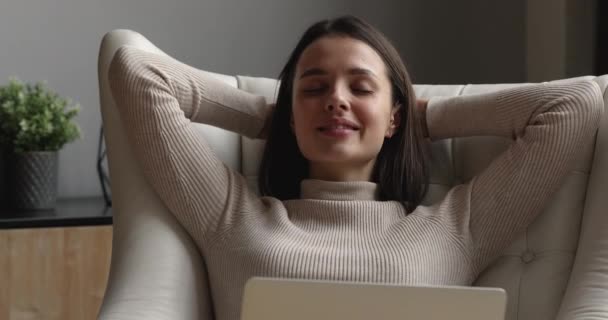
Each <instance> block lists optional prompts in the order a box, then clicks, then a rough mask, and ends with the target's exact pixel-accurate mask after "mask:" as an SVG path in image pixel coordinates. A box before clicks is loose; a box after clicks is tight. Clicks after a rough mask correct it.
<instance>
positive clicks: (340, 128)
mask: <svg viewBox="0 0 608 320" xmlns="http://www.w3.org/2000/svg"><path fill="white" fill-rule="evenodd" d="M318 130H319V131H321V132H327V131H347V130H348V131H359V128H355V127H351V126H345V125H337V126H327V127H320V128H319V129H318Z"/></svg>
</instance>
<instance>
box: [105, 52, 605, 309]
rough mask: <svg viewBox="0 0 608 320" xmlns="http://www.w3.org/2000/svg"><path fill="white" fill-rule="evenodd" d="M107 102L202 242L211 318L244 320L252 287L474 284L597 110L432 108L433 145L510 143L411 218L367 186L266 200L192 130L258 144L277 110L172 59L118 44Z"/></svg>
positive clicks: (495, 105)
mask: <svg viewBox="0 0 608 320" xmlns="http://www.w3.org/2000/svg"><path fill="white" fill-rule="evenodd" d="M109 81H110V86H111V90H112V95H113V97H114V99H115V102H116V105H117V107H118V110H119V113H120V117H121V119H122V121H123V124H124V127H125V129H126V133H127V136H128V140H129V142H130V144H131V146H132V147H133V150H134V153H135V156H136V159H137V161H138V162H139V164H140V165H141V167H142V169H143V171H144V175H145V177H146V179H147V181H148V182H149V183H150V184H151V186H152V187H153V189H154V190H155V191H156V193H157V194H158V196H159V197H160V198H161V199H162V201H163V202H164V203H165V205H166V206H167V207H168V208H169V210H170V211H171V212H172V213H173V214H174V215H175V216H176V218H177V219H178V221H179V222H180V223H181V224H182V225H183V227H184V228H185V229H186V230H187V232H188V233H189V234H190V236H191V237H192V238H193V240H194V241H195V242H196V245H197V246H198V248H199V250H200V252H201V254H202V255H203V258H204V260H205V262H206V265H207V267H208V275H209V286H210V288H209V289H210V293H211V297H212V300H213V301H212V302H213V308H214V312H215V317H216V319H238V318H239V315H240V307H241V299H242V293H243V287H244V284H245V282H246V281H247V280H248V279H249V278H250V277H252V276H266V277H282V278H298V279H316V280H321V279H324V280H338V281H360V282H375V283H380V282H381V283H392V284H407V285H414V284H417V285H470V284H471V283H472V282H473V281H474V280H475V278H476V277H477V275H478V274H479V273H480V272H481V271H482V270H483V269H484V268H485V267H486V266H487V265H488V264H489V263H490V262H491V261H492V260H493V259H494V258H495V257H496V256H497V255H498V254H499V253H500V251H501V250H502V249H504V248H505V247H506V246H507V245H508V244H509V242H510V241H512V240H513V238H514V236H516V235H517V234H518V233H519V232H521V231H522V230H523V229H524V228H525V227H526V226H527V225H528V224H529V223H530V222H531V221H532V220H534V218H535V217H536V216H537V214H538V213H540V212H541V210H542V209H543V207H544V205H545V204H546V202H547V200H548V199H549V197H550V196H551V195H552V194H553V193H554V192H555V191H556V190H557V188H558V187H559V186H560V183H561V181H562V180H563V177H564V176H565V175H566V173H567V172H568V170H570V169H571V167H572V164H573V162H574V160H575V157H576V154H577V151H579V150H581V147H582V146H583V145H584V144H585V143H589V142H591V141H592V139H593V137H594V134H595V132H596V130H597V128H598V125H599V120H600V115H601V113H602V111H603V103H602V96H601V92H600V88H599V86H598V85H597V84H596V83H595V82H592V81H581V82H576V83H569V84H553V83H543V84H535V85H525V86H521V87H517V88H511V89H505V90H501V91H497V92H492V93H487V94H477V95H466V96H458V97H450V98H440V97H438V98H432V99H431V100H430V101H429V104H428V109H427V112H426V121H427V126H428V129H429V136H430V138H431V139H433V140H437V139H443V138H453V137H463V136H474V135H493V136H503V137H508V138H511V139H512V143H511V144H510V146H509V147H508V149H507V150H506V151H505V152H504V153H502V154H501V155H500V156H499V157H497V158H496V159H495V160H493V162H492V163H491V164H490V165H489V166H488V167H487V168H485V169H484V170H483V171H482V172H481V173H480V174H478V175H477V176H475V177H474V178H473V179H471V180H470V181H467V182H466V183H464V184H460V185H457V186H454V187H453V188H452V189H451V190H450V191H449V192H448V193H447V195H446V196H445V198H444V199H442V200H441V201H439V202H437V203H435V204H433V205H430V206H422V205H421V206H418V208H417V209H415V210H414V211H413V212H411V213H410V214H407V213H406V211H405V209H404V208H403V206H402V205H401V204H400V203H399V202H396V201H378V200H377V192H376V191H377V185H376V184H375V183H372V182H369V181H357V182H335V181H334V182H332V181H321V180H314V179H306V180H303V181H302V182H301V195H300V198H299V199H296V200H288V201H280V200H278V199H276V198H272V197H260V196H258V195H257V194H256V193H255V192H254V191H252V190H250V188H249V187H248V186H247V183H246V180H245V178H244V177H243V176H242V175H241V174H240V173H238V172H235V171H233V170H231V169H230V168H228V167H227V166H226V165H225V164H224V163H222V161H221V160H219V158H218V157H217V156H216V154H215V153H214V151H212V150H211V148H210V147H209V145H208V144H207V142H206V141H205V139H204V138H202V137H201V135H200V134H199V133H197V131H196V129H195V128H194V127H193V125H192V123H193V122H196V123H205V124H209V125H213V126H217V127H220V128H224V129H227V130H231V131H234V132H237V133H239V134H241V135H244V136H247V137H250V138H257V137H260V133H261V131H262V129H263V127H264V124H265V122H266V121H267V119H268V114H269V113H270V112H271V107H270V106H269V105H268V104H267V102H266V100H265V99H264V98H263V97H261V96H256V95H253V94H250V93H247V92H244V91H241V90H239V89H236V88H233V87H231V86H229V85H227V84H224V83H222V82H221V81H219V80H216V78H215V77H214V76H212V75H211V74H209V73H208V72H205V71H201V70H198V69H196V68H193V67H191V66H188V65H186V64H184V63H181V62H179V61H177V60H175V59H173V58H171V57H167V56H162V55H158V54H154V53H148V52H145V51H142V50H140V49H137V48H134V47H129V46H122V47H121V48H119V50H118V51H117V52H116V54H115V56H114V58H113V60H112V62H111V65H110V69H109Z"/></svg>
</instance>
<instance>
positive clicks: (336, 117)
mask: <svg viewBox="0 0 608 320" xmlns="http://www.w3.org/2000/svg"><path fill="white" fill-rule="evenodd" d="M292 101H293V114H292V122H291V126H292V128H293V130H294V133H295V135H296V138H297V142H298V146H299V148H300V150H301V152H302V154H303V155H304V157H306V158H307V159H308V160H309V161H310V162H311V165H314V164H321V163H325V164H330V163H332V164H334V165H336V164H339V165H351V166H352V165H355V166H356V165H359V166H360V165H367V164H370V163H371V164H372V165H373V162H374V160H375V158H376V156H377V154H378V152H379V151H380V149H381V147H382V143H383V142H384V139H385V138H387V137H390V136H392V134H393V133H394V130H395V129H396V127H397V126H398V121H399V119H398V113H397V109H398V108H396V107H395V106H394V104H393V101H392V92H391V83H390V80H389V77H388V73H387V70H386V66H385V64H384V61H383V60H382V58H381V57H380V56H379V55H378V54H377V53H376V51H375V50H374V49H373V48H371V47H370V46H368V45H367V44H366V43H364V42H362V41H359V40H356V39H353V38H348V37H337V36H331V37H323V38H321V39H319V40H316V41H315V42H313V43H312V44H311V45H310V46H308V47H307V48H306V49H305V50H304V52H302V55H301V57H300V59H299V61H298V64H297V66H296V72H295V77H294V83H293V93H292Z"/></svg>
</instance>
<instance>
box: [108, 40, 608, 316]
mask: <svg viewBox="0 0 608 320" xmlns="http://www.w3.org/2000/svg"><path fill="white" fill-rule="evenodd" d="M124 44H129V45H132V46H137V47H139V48H141V49H145V50H150V51H154V52H159V53H162V51H161V50H159V49H158V48H156V47H155V46H154V45H153V44H152V43H151V42H149V41H148V40H147V39H146V38H144V37H143V36H142V35H140V34H138V33H136V32H133V31H129V30H115V31H112V32H110V33H108V34H107V35H106V36H105V37H104V38H103V41H102V43H101V48H100V52H99V65H98V68H99V69H98V71H99V92H100V99H101V112H102V117H103V124H104V128H105V135H106V137H105V138H106V142H107V149H108V160H109V170H110V176H111V184H112V185H111V187H112V191H113V192H112V194H113V204H114V208H113V212H114V238H113V245H112V249H113V250H112V263H111V270H110V277H109V280H108V287H107V290H106V294H105V297H104V301H103V305H102V307H101V310H100V313H99V319H103V320H119V319H120V320H135V319H137V320H139V319H146V320H154V319H173V320H178V319H179V320H182V319H183V320H185V319H189V320H194V319H212V318H213V312H212V310H213V308H212V306H213V303H212V299H211V296H210V294H209V291H208V288H207V272H206V269H205V261H204V259H203V258H202V257H201V255H200V254H199V252H198V250H197V248H196V247H195V246H194V244H193V242H192V241H191V239H190V237H189V235H188V234H187V233H186V232H185V231H184V229H183V228H182V227H181V226H180V225H179V224H178V223H177V221H176V219H175V218H174V217H173V216H172V215H171V213H170V212H169V211H168V210H167V209H166V207H165V206H164V205H163V203H162V202H161V201H160V200H159V198H158V197H157V196H156V194H155V193H154V191H153V190H152V189H151V187H150V186H149V185H148V184H147V183H146V181H145V179H144V177H143V175H142V171H141V169H140V167H139V166H138V164H137V162H136V161H135V159H134V156H133V154H132V151H131V149H130V147H129V145H128V143H127V140H126V139H125V135H124V132H123V128H122V125H123V124H122V123H121V121H120V119H119V115H118V112H117V111H116V109H115V108H116V107H115V105H114V102H113V99H112V96H111V93H110V90H109V86H108V82H107V69H108V65H109V62H110V60H111V58H112V56H113V54H114V52H115V51H116V49H117V48H118V47H120V46H121V45H124ZM217 77H218V78H219V79H221V80H223V81H225V82H226V83H228V84H230V85H232V86H235V87H238V88H240V89H242V90H246V91H249V92H251V93H255V94H258V95H262V96H265V97H266V98H267V100H268V101H271V100H272V99H273V93H274V92H275V88H276V85H277V82H276V81H275V80H273V79H265V78H251V77H243V76H227V75H220V74H217ZM584 78H587V79H593V80H594V81H597V82H598V83H599V85H600V87H601V88H602V90H603V92H606V91H605V90H606V86H607V85H608V76H601V77H592V76H589V77H584ZM561 81H571V79H566V80H561ZM517 85H519V84H492V85H417V86H415V90H416V92H417V94H418V95H419V96H420V97H431V96H437V95H442V96H455V95H465V94H471V93H479V92H485V91H491V90H497V89H501V88H505V87H508V86H517ZM606 99H607V94H606V93H604V102H605V103H606V101H608V100H606ZM198 127H199V128H200V134H201V135H202V136H204V137H205V139H207V140H208V141H209V143H210V145H211V146H212V147H213V148H214V150H215V151H216V152H217V153H218V155H219V156H220V157H221V158H222V160H223V161H224V162H225V163H226V164H227V165H228V166H230V167H231V168H232V169H234V170H237V171H240V172H241V173H242V174H243V175H244V176H245V177H246V178H247V179H248V181H249V182H250V185H251V187H252V188H254V189H255V187H256V184H255V179H256V174H257V168H258V164H259V161H260V157H261V149H262V147H263V145H261V144H260V142H259V141H253V140H249V139H247V138H245V137H240V136H239V135H237V134H235V133H232V132H227V131H224V130H222V129H218V128H214V127H210V126H206V125H198ZM506 145H507V141H506V140H503V139H501V138H496V137H473V138H459V139H450V140H442V141H439V142H436V143H434V144H433V158H434V160H433V161H434V163H433V167H432V168H433V169H432V179H431V180H432V185H431V190H430V193H429V195H428V197H427V198H426V200H425V202H426V203H432V202H434V201H436V200H437V199H440V198H441V197H442V196H443V195H444V194H445V193H446V192H447V191H448V190H449V189H450V188H451V187H452V186H453V185H455V184H458V183H461V182H463V181H466V180H468V179H470V178H471V177H472V176H473V175H475V174H476V173H477V172H478V171H480V170H481V169H482V168H484V167H485V166H486V165H487V164H488V163H489V161H491V160H492V159H493V158H494V157H495V156H496V155H498V154H499V153H500V152H501V151H502V150H504V149H505V147H506ZM607 188H608V112H605V113H604V119H602V122H601V125H600V129H599V131H598V135H597V139H596V142H595V145H592V146H588V147H584V146H581V150H580V159H579V161H578V162H577V164H576V168H575V169H574V170H573V171H572V172H570V174H569V176H568V177H567V179H566V180H565V182H564V184H563V185H562V187H561V189H560V190H559V191H558V193H557V194H556V195H555V196H554V197H553V199H552V201H551V202H550V204H549V205H548V206H547V207H546V209H545V211H544V213H543V214H542V215H541V216H540V217H539V218H538V219H537V220H536V221H535V222H534V223H533V224H532V225H531V226H530V227H529V228H528V229H527V230H526V231H525V232H523V233H522V234H521V236H520V237H519V238H518V239H517V240H516V241H515V242H514V243H513V244H512V245H511V246H510V247H509V248H508V249H507V250H505V252H504V254H503V255H502V256H501V257H500V258H499V259H498V260H496V261H495V262H494V263H493V265H491V266H490V267H489V268H488V269H487V270H485V272H484V273H483V274H482V275H481V276H480V278H479V279H477V281H476V285H479V286H497V287H502V288H505V289H506V290H507V292H508V297H509V304H508V308H507V319H509V320H514V319H520V320H543V319H546V320H549V319H564V320H579V319H597V320H600V319H605V320H608V232H607V231H606V230H608V196H607V194H606V191H605V189H607Z"/></svg>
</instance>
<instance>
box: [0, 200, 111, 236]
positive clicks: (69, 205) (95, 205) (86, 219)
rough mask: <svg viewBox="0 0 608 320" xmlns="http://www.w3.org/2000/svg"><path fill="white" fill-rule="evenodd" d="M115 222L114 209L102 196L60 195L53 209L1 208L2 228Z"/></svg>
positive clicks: (91, 224)
mask: <svg viewBox="0 0 608 320" xmlns="http://www.w3.org/2000/svg"><path fill="white" fill-rule="evenodd" d="M110 224H112V209H111V208H109V207H107V206H106V205H105V201H104V199H103V198H102V197H93V198H65V199H57V205H56V206H55V209H53V210H32V211H19V210H15V209H6V208H4V209H0V229H14V228H47V227H74V226H95V225H110Z"/></svg>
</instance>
